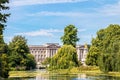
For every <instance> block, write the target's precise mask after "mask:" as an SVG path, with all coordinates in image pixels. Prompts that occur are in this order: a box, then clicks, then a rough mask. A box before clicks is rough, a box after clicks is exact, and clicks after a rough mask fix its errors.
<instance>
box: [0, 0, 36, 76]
mask: <svg viewBox="0 0 120 80" xmlns="http://www.w3.org/2000/svg"><path fill="white" fill-rule="evenodd" d="M8 3H9V0H0V78H1V77H3V78H8V77H9V71H10V70H21V69H22V70H30V69H34V68H35V66H36V63H35V59H34V57H33V56H32V55H31V54H30V52H29V48H28V46H27V40H26V39H25V38H24V37H22V36H15V37H14V38H13V40H12V41H11V42H10V43H9V45H7V44H6V43H5V42H4V39H3V37H4V36H3V31H4V30H5V27H6V22H7V18H8V17H9V16H10V14H9V13H5V10H9V7H8V6H6V4H8Z"/></svg>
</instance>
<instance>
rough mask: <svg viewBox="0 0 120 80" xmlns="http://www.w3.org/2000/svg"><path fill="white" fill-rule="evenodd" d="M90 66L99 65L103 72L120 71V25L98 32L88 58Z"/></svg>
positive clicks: (110, 26) (112, 25) (113, 25)
mask: <svg viewBox="0 0 120 80" xmlns="http://www.w3.org/2000/svg"><path fill="white" fill-rule="evenodd" d="M87 60H92V61H93V62H92V61H87V63H88V65H94V63H96V62H97V60H98V62H97V63H96V64H98V65H99V67H100V69H101V71H103V72H108V71H120V25H117V24H111V25H109V26H108V27H107V28H105V29H101V30H99V31H98V32H97V36H96V38H94V39H93V40H92V46H91V48H90V51H89V54H88V56H87ZM96 64H95V65H96Z"/></svg>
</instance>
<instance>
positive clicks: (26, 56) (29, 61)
mask: <svg viewBox="0 0 120 80" xmlns="http://www.w3.org/2000/svg"><path fill="white" fill-rule="evenodd" d="M9 50H10V53H9V62H10V63H9V65H10V67H12V68H16V69H17V68H24V69H33V68H35V66H36V64H35V59H34V57H33V55H32V54H30V52H29V47H28V45H27V40H26V39H25V37H22V36H19V35H18V36H15V37H14V38H13V39H12V41H11V42H10V43H9Z"/></svg>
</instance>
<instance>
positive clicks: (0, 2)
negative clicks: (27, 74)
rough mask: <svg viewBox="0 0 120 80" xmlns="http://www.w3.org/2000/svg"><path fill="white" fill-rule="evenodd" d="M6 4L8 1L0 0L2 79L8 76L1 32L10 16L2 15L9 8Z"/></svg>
mask: <svg viewBox="0 0 120 80" xmlns="http://www.w3.org/2000/svg"><path fill="white" fill-rule="evenodd" d="M6 3H9V0H0V77H4V78H7V77H8V76H9V75H8V72H9V67H8V64H7V57H6V56H7V55H6V53H7V51H8V47H7V45H6V44H5V42H4V39H3V30H4V28H5V26H6V25H5V23H6V22H7V17H8V16H9V15H10V14H7V13H4V12H5V10H8V9H9V7H8V6H6ZM3 53H5V54H3Z"/></svg>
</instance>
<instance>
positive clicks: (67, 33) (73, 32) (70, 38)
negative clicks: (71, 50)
mask: <svg viewBox="0 0 120 80" xmlns="http://www.w3.org/2000/svg"><path fill="white" fill-rule="evenodd" d="M77 32H78V31H77V28H76V27H75V26H74V25H68V26H66V27H65V29H64V35H63V36H62V37H61V40H62V42H63V45H72V46H73V47H76V42H77V41H79V38H78V37H77Z"/></svg>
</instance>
